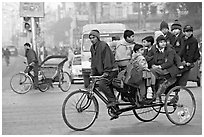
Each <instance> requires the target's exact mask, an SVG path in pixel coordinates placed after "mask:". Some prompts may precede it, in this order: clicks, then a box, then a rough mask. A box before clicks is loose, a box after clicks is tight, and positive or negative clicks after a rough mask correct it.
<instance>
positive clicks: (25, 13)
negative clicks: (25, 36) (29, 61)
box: [20, 2, 45, 57]
mask: <svg viewBox="0 0 204 137" xmlns="http://www.w3.org/2000/svg"><path fill="white" fill-rule="evenodd" d="M44 14H45V13H44V3H43V2H20V17H23V18H24V21H25V22H24V23H25V25H24V29H25V30H26V31H27V33H32V48H33V49H34V50H35V52H36V54H37V57H38V47H37V33H36V20H35V18H44V16H45V15H44Z"/></svg>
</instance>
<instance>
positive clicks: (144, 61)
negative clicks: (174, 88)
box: [115, 20, 200, 100]
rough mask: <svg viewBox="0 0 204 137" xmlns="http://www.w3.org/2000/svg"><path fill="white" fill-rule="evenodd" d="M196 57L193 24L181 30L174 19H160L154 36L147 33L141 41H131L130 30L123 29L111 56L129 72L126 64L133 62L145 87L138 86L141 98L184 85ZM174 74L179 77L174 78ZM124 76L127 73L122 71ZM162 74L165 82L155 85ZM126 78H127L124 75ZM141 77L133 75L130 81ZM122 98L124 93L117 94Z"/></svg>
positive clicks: (196, 47) (196, 44) (148, 97)
mask: <svg viewBox="0 0 204 137" xmlns="http://www.w3.org/2000/svg"><path fill="white" fill-rule="evenodd" d="M199 57H200V54H199V50H198V42H197V40H196V39H195V37H194V36H193V27H192V26H190V25H186V26H185V27H184V28H183V30H182V26H181V24H180V23H179V22H178V20H176V21H175V22H174V23H173V24H172V25H171V32H170V31H169V27H168V24H167V23H166V22H165V21H162V22H161V24H160V31H156V32H155V37H153V36H147V37H145V38H143V39H142V44H138V43H135V42H134V32H133V31H131V30H126V31H125V32H124V39H122V40H120V41H119V42H118V44H117V45H116V47H115V59H116V62H117V63H118V67H119V68H121V70H124V69H125V70H124V71H126V72H127V71H129V70H128V66H130V65H133V68H137V71H136V72H135V71H132V70H131V71H132V72H130V75H132V76H134V74H132V73H142V78H143V79H144V80H145V81H144V82H145V87H142V85H143V84H141V83H140V84H139V86H140V94H141V97H142V98H143V100H145V99H152V98H155V97H156V96H158V95H159V94H162V93H164V92H165V89H166V88H167V87H168V86H170V85H172V84H174V83H175V82H176V81H177V84H178V85H180V86H186V84H187V80H188V75H189V71H190V69H191V68H192V67H193V66H194V63H195V62H196V61H197V60H198V58H199ZM178 74H181V76H180V77H179V80H178V77H176V76H177V75H178ZM126 75H127V73H126ZM160 77H164V78H165V79H166V81H164V83H163V84H161V83H160V85H158V86H157V87H156V86H155V84H156V81H157V79H159V78H160ZM126 79H127V77H126ZM138 79H141V77H139V76H138V75H137V77H134V78H133V79H132V80H135V81H138ZM121 98H122V99H123V100H126V99H125V96H124V95H122V97H121Z"/></svg>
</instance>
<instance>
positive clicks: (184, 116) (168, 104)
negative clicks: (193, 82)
mask: <svg viewBox="0 0 204 137" xmlns="http://www.w3.org/2000/svg"><path fill="white" fill-rule="evenodd" d="M164 110H165V112H166V116H167V118H168V119H169V120H170V121H171V122H172V123H173V124H175V125H185V124H187V123H189V122H190V121H191V120H192V118H193V116H194V114H195V111H196V102H195V98H194V96H193V93H192V92H191V91H190V90H189V89H187V88H186V87H182V86H176V87H174V88H172V89H171V90H170V91H169V92H168V94H167V95H166V98H165V104H164Z"/></svg>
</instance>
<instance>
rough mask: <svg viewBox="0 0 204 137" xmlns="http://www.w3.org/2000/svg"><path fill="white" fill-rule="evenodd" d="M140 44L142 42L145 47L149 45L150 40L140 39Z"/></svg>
mask: <svg viewBox="0 0 204 137" xmlns="http://www.w3.org/2000/svg"><path fill="white" fill-rule="evenodd" d="M142 44H143V46H145V47H149V46H150V45H151V44H150V42H148V41H146V40H143V41H142Z"/></svg>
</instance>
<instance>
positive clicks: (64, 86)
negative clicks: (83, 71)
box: [59, 72, 72, 92]
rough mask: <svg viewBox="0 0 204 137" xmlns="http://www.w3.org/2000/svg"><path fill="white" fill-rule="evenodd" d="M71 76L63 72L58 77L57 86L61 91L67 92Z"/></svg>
mask: <svg viewBox="0 0 204 137" xmlns="http://www.w3.org/2000/svg"><path fill="white" fill-rule="evenodd" d="M71 81H72V80H71V77H70V76H69V74H68V73H67V72H63V73H62V74H61V75H60V78H59V87H60V89H61V90H62V91H63V92H67V91H68V90H69V89H70V87H71Z"/></svg>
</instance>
